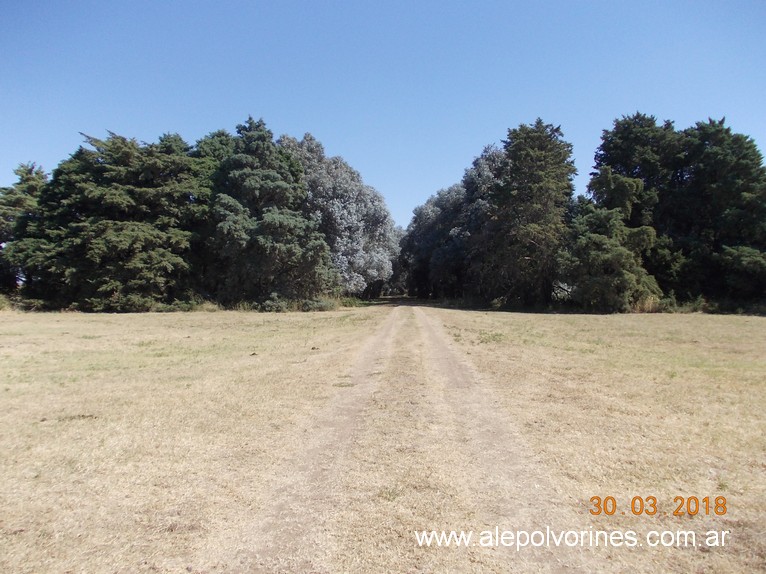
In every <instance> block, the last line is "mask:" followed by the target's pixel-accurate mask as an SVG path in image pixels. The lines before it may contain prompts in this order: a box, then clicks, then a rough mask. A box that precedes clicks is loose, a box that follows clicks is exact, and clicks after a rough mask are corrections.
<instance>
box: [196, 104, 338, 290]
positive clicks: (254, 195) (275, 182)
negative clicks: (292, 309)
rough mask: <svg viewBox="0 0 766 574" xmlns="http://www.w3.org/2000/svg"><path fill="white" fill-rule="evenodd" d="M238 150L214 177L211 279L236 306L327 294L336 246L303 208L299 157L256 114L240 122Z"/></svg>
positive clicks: (211, 283)
mask: <svg viewBox="0 0 766 574" xmlns="http://www.w3.org/2000/svg"><path fill="white" fill-rule="evenodd" d="M219 136H220V137H218V138H217V139H218V141H219V142H220V141H221V140H224V141H225V138H223V136H222V135H221V134H219ZM233 151H234V153H233V154H232V155H230V156H228V157H226V158H225V159H223V160H222V161H221V164H220V167H219V169H218V171H217V173H216V174H215V175H214V176H213V179H214V181H215V184H216V187H215V198H214V200H213V205H212V224H213V231H212V236H211V238H210V240H209V242H208V249H209V253H210V257H209V259H210V260H212V261H215V262H216V263H215V264H214V265H211V269H210V271H209V275H208V283H209V285H210V286H211V290H212V292H213V293H214V295H215V297H216V298H217V299H218V300H220V301H221V302H223V303H225V304H233V303H237V302H239V301H255V302H263V301H265V300H267V299H268V298H269V297H271V296H272V294H274V296H277V297H284V298H287V299H305V298H311V297H314V296H316V295H318V294H320V293H322V292H324V291H326V290H327V289H328V288H329V287H330V286H331V285H332V282H333V274H332V269H331V265H330V259H329V249H328V247H327V244H326V243H325V241H324V238H323V237H322V235H321V234H320V233H319V232H318V231H317V229H316V224H315V223H314V222H312V221H310V220H308V219H307V218H306V217H304V216H303V214H302V213H301V210H302V207H303V203H304V201H305V199H306V190H305V186H304V183H303V180H302V176H303V171H302V168H301V165H300V163H299V161H298V160H297V159H296V158H295V157H294V156H293V155H292V154H291V153H290V152H289V151H288V150H286V149H284V148H281V147H279V146H277V145H276V144H275V143H274V141H273V134H272V133H271V131H269V130H268V129H267V128H266V124H265V123H264V122H263V120H259V121H257V122H256V121H255V120H253V118H249V119H248V120H247V122H245V123H244V124H242V125H239V126H237V137H236V138H235V140H234V146H233Z"/></svg>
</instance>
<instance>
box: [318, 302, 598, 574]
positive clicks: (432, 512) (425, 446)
mask: <svg viewBox="0 0 766 574" xmlns="http://www.w3.org/2000/svg"><path fill="white" fill-rule="evenodd" d="M394 356H395V357H396V360H395V361H393V362H391V363H390V364H389V368H388V370H387V371H386V372H385V377H384V380H385V384H384V385H381V386H380V387H378V389H377V390H376V391H375V392H374V393H373V399H372V401H371V402H370V404H369V405H368V406H367V407H366V408H365V410H364V414H363V417H364V421H365V424H364V427H363V428H362V429H360V432H359V433H358V435H357V437H356V438H355V440H354V452H353V453H352V454H351V456H350V457H349V458H348V459H347V460H348V465H347V468H346V469H345V470H344V472H343V473H342V475H341V476H342V478H343V490H344V492H345V493H346V500H347V504H346V505H345V506H344V508H342V509H340V510H339V511H338V512H337V513H336V515H335V520H334V521H333V524H332V532H333V537H334V538H335V540H336V542H335V549H336V552H335V554H334V555H333V556H332V557H330V558H331V564H332V567H330V568H329V569H328V571H329V572H568V571H572V570H577V568H578V566H579V565H580V564H581V562H582V558H583V557H582V554H581V553H578V552H574V551H568V550H566V549H563V548H557V549H556V550H555V552H554V551H549V550H544V549H531V548H529V549H526V550H525V551H522V552H520V553H517V552H516V551H515V550H511V549H508V548H503V547H499V548H481V547H476V546H472V547H464V548H456V547H454V546H453V547H451V548H444V547H442V548H437V547H435V546H433V547H418V546H417V543H416V539H415V531H430V530H436V531H441V530H445V531H452V530H455V531H459V530H466V531H467V530H472V531H474V533H475V536H476V538H475V539H474V542H476V541H477V539H478V535H479V532H481V531H485V530H494V528H495V526H498V527H499V528H500V529H501V530H503V529H507V530H512V529H528V530H529V531H532V530H535V529H538V528H540V527H542V528H544V527H545V526H546V525H550V526H551V528H555V527H557V526H560V527H563V528H565V529H569V528H574V527H576V526H579V525H580V524H578V517H574V516H570V515H567V514H566V513H564V512H563V511H560V510H558V506H561V505H562V503H561V501H559V500H557V498H556V493H555V489H554V488H552V485H551V483H550V479H549V478H548V476H547V471H546V469H545V468H544V467H543V466H542V464H541V463H540V462H539V461H538V460H536V459H535V457H534V456H533V453H532V451H531V449H530V448H529V447H528V446H527V445H526V444H525V443H524V441H523V440H522V438H521V435H520V433H519V431H518V430H517V429H516V427H515V425H514V423H513V421H512V420H510V417H509V415H508V414H507V413H505V412H504V411H502V410H501V409H500V408H499V407H498V406H497V405H496V401H495V400H494V398H493V393H492V391H491V389H490V388H489V387H488V385H486V384H485V383H484V382H483V381H482V379H481V377H480V376H479V375H478V374H477V372H476V371H475V369H473V368H472V367H471V365H470V364H469V363H468V362H467V361H466V359H465V357H463V356H462V353H460V351H459V350H457V349H455V348H454V347H453V346H452V345H451V344H450V342H449V340H448V337H447V335H446V334H445V333H444V331H443V328H442V326H441V324H440V322H438V320H436V319H432V318H431V316H430V314H429V312H428V311H427V310H425V309H423V308H420V307H406V308H404V309H402V316H401V320H400V322H399V324H398V328H397V332H396V336H395V338H394Z"/></svg>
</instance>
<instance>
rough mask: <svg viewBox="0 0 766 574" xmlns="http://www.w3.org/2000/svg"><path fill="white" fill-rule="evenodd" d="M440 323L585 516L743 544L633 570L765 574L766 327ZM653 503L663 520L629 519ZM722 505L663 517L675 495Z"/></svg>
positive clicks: (743, 320) (651, 561) (747, 322)
mask: <svg viewBox="0 0 766 574" xmlns="http://www.w3.org/2000/svg"><path fill="white" fill-rule="evenodd" d="M436 313H438V316H439V317H440V319H441V320H442V321H443V322H444V324H445V326H446V328H447V329H448V331H449V332H450V333H451V335H452V337H453V339H454V340H455V341H456V342H457V343H458V344H459V345H460V346H461V347H462V348H463V349H464V350H465V352H466V353H468V354H469V356H470V357H471V358H472V360H473V362H475V363H476V364H477V365H480V366H481V370H482V372H483V373H485V374H486V376H487V378H488V379H489V380H490V381H491V382H492V384H493V388H494V389H495V390H496V391H497V393H498V394H499V396H501V397H502V405H503V407H504V408H505V409H507V411H508V412H509V413H511V415H512V416H513V418H514V419H515V420H517V421H518V424H519V425H521V426H522V427H523V429H524V430H523V433H524V436H525V438H526V440H527V441H528V442H529V443H530V445H532V447H533V448H534V449H535V450H536V452H538V453H540V456H541V459H542V461H543V462H544V463H545V464H546V465H548V466H549V468H550V469H551V474H552V476H554V477H555V481H556V485H557V488H558V490H559V491H560V495H561V498H562V501H566V502H567V503H571V504H573V505H574V506H576V507H579V508H580V511H581V512H583V513H584V512H587V510H588V509H589V508H590V506H589V499H590V497H591V496H601V497H605V496H609V495H611V496H614V497H616V498H617V500H618V501H619V502H620V504H621V507H620V509H619V511H618V513H617V515H615V516H613V517H605V516H602V517H600V518H598V519H594V520H593V525H594V527H596V526H598V527H602V528H622V529H629V528H630V529H634V530H636V531H637V532H646V531H648V530H664V529H667V530H673V531H675V530H678V529H683V530H687V529H688V530H695V531H702V532H704V531H707V530H730V531H731V533H732V534H731V536H732V538H731V540H730V541H731V542H732V544H731V545H730V546H727V547H726V548H725V549H717V550H715V551H711V552H709V553H707V554H706V555H703V552H701V551H696V552H695V551H691V550H685V551H682V550H672V549H662V550H654V551H652V552H650V553H649V554H648V555H644V554H641V553H636V555H637V556H639V557H640V558H638V560H637V561H636V562H635V563H634V564H632V565H631V567H630V568H628V567H627V566H626V567H625V570H626V571H628V570H633V571H640V570H646V571H666V572H667V571H675V572H696V571H702V572H756V571H764V570H766V541H764V525H765V524H766V458H765V453H766V417H765V416H764V412H765V411H766V319H764V318H762V317H741V316H711V315H699V314H696V315H667V314H659V315H611V316H592V315H527V314H512V313H507V314H506V313H481V312H478V313H466V312H461V311H447V310H439V311H436ZM650 495H651V496H655V497H656V498H657V499H658V501H659V502H660V505H661V506H660V513H659V514H658V515H657V516H654V517H647V516H641V517H633V516H631V513H630V511H629V506H628V504H629V502H630V500H631V498H632V497H633V496H642V497H646V496H650ZM718 495H723V496H725V497H726V498H727V500H728V510H729V511H728V513H727V514H726V515H725V516H722V517H717V516H711V517H703V516H700V515H698V516H696V517H694V518H691V517H688V516H687V517H684V518H680V517H674V516H667V517H666V516H660V514H664V513H665V512H668V513H669V514H671V515H672V512H673V510H675V505H674V504H673V499H674V498H675V497H676V496H684V497H688V496H698V497H700V498H702V497H704V496H710V497H715V496H718ZM622 510H627V511H628V512H627V514H628V516H624V517H623V516H622V515H621V514H620V511H622ZM623 555H624V552H623Z"/></svg>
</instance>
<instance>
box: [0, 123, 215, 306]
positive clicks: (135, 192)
mask: <svg viewBox="0 0 766 574" xmlns="http://www.w3.org/2000/svg"><path fill="white" fill-rule="evenodd" d="M86 141H87V143H88V144H90V146H91V147H92V148H93V149H88V148H85V147H81V148H80V149H78V150H77V152H75V153H74V154H73V155H72V156H71V158H70V159H68V160H66V161H64V162H62V163H61V164H60V165H59V166H58V168H57V169H56V170H55V171H54V173H53V178H52V180H51V182H50V183H49V184H48V185H46V186H45V187H44V188H43V190H42V192H41V194H40V197H39V200H38V213H37V217H36V218H34V219H33V220H32V221H31V222H30V223H29V224H28V225H27V229H26V230H25V233H24V234H23V235H21V236H20V237H19V238H18V239H17V240H16V241H14V242H12V243H11V245H10V246H9V250H10V254H11V259H12V261H14V262H15V263H17V264H18V265H19V266H20V267H21V268H22V269H23V273H24V279H25V283H24V291H25V295H26V296H28V297H31V298H34V299H40V300H42V301H44V302H45V303H46V304H47V305H49V306H53V307H59V308H60V307H72V308H78V309H83V310H91V311H144V310H149V309H152V308H154V307H155V306H156V305H157V304H167V303H172V302H174V301H176V300H182V299H186V298H188V297H189V295H190V294H189V293H188V283H187V281H188V277H189V271H190V266H189V263H188V261H187V259H186V256H187V255H188V252H189V247H190V243H189V242H190V239H191V237H192V232H191V231H190V230H189V227H191V226H193V225H194V222H195V219H196V218H197V217H198V216H199V214H196V215H195V209H198V208H199V206H200V205H201V204H204V202H205V201H206V199H205V195H206V193H207V192H206V190H204V188H200V187H199V180H198V179H197V178H196V177H195V176H194V173H193V169H192V165H191V163H190V160H189V158H188V156H187V155H186V149H188V146H186V144H185V143H183V140H181V139H180V138H179V137H177V136H163V138H162V139H161V140H160V142H159V143H158V144H152V145H144V146H141V145H139V144H138V142H136V141H135V140H131V139H126V138H124V137H121V136H118V135H115V134H110V136H109V138H107V139H106V140H99V139H96V138H91V137H86Z"/></svg>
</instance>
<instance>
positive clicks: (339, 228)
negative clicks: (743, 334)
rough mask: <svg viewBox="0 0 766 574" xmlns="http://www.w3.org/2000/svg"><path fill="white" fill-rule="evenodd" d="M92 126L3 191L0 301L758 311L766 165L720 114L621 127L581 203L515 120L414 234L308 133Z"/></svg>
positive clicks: (764, 272)
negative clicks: (136, 134) (381, 297)
mask: <svg viewBox="0 0 766 574" xmlns="http://www.w3.org/2000/svg"><path fill="white" fill-rule="evenodd" d="M83 137H84V139H85V141H84V143H83V145H82V146H80V147H79V148H78V149H77V150H75V152H74V153H73V154H72V155H71V156H70V157H69V158H67V159H65V160H64V161H62V162H61V163H60V164H59V165H58V166H57V167H56V168H55V169H54V170H53V172H52V173H51V174H50V176H49V175H48V174H47V173H46V172H45V171H43V169H42V168H40V167H39V166H37V165H35V164H23V165H21V166H19V168H18V169H17V170H16V175H17V177H18V181H17V182H16V183H15V184H14V185H13V186H11V187H8V188H3V189H0V292H2V293H5V294H8V295H11V296H12V297H15V298H17V299H19V300H23V301H24V302H25V304H26V305H27V306H29V307H35V308H46V309H78V310H85V311H144V310H157V309H170V308H186V307H189V306H191V305H193V304H194V303H195V302H199V301H204V300H209V301H213V302H216V303H218V304H221V305H223V306H227V307H234V306H245V307H254V308H261V309H280V308H284V305H285V302H287V301H311V300H315V299H317V298H319V297H322V296H327V295H340V294H346V295H356V296H365V297H370V296H376V295H377V294H379V293H380V291H381V289H382V288H383V285H384V283H385V282H390V285H391V288H392V289H395V288H397V287H400V288H403V289H406V291H407V292H409V294H410V295H413V296H417V297H421V298H449V299H459V300H463V301H469V302H478V303H480V304H486V305H492V306H498V307H507V308H523V309H548V308H551V307H553V306H559V307H560V306H570V307H572V308H579V309H584V310H587V311H590V312H625V311H631V310H652V309H659V308H662V307H663V306H668V307H672V306H673V305H675V304H677V303H684V302H697V301H701V300H702V301H706V302H708V303H710V304H712V305H718V306H719V307H721V308H724V309H736V308H740V307H742V306H750V307H753V308H755V307H757V306H758V305H764V304H766V167H764V163H763V156H762V155H761V153H760V151H759V150H758V148H757V146H756V144H755V142H754V141H753V140H752V139H751V138H749V137H747V136H745V135H743V134H738V133H735V132H733V131H732V130H731V128H729V127H728V126H727V125H726V124H725V121H724V120H723V119H721V120H713V119H708V120H707V121H702V122H698V123H696V124H695V125H693V126H691V127H688V128H686V129H682V130H679V129H676V127H675V126H674V124H673V122H671V121H668V120H666V121H663V122H658V121H657V119H656V118H654V117H653V116H649V115H645V114H642V113H635V114H633V115H630V116H623V117H621V118H618V119H616V120H615V121H614V123H613V125H612V126H611V127H610V129H606V130H604V131H603V133H602V137H601V144H600V145H599V147H598V149H597V150H596V153H595V156H594V165H593V171H592V173H591V174H590V175H591V177H590V182H589V184H588V188H587V193H586V194H585V195H583V196H577V197H576V196H575V195H574V189H573V184H572V181H573V178H574V176H575V167H574V163H573V160H572V145H571V144H570V143H569V142H567V141H566V139H565V138H564V133H563V131H562V130H561V128H560V127H558V126H556V125H554V124H549V123H546V122H544V121H543V120H542V119H537V120H536V121H534V122H533V123H530V124H521V125H519V126H517V127H515V128H511V129H509V130H508V131H507V134H506V139H505V140H503V141H502V145H500V146H488V147H486V148H484V149H483V150H482V151H481V153H480V154H479V155H478V156H477V157H476V158H475V159H474V161H473V162H472V163H471V165H470V166H469V167H468V168H467V169H466V170H465V172H464V175H463V177H462V180H461V181H460V182H457V183H455V184H454V185H452V186H450V187H448V188H446V189H442V190H440V191H438V192H437V193H436V194H434V195H433V196H432V197H430V198H429V199H428V200H427V201H426V202H425V203H424V204H423V205H421V206H418V207H416V208H415V210H414V213H413V218H412V221H411V222H410V224H409V226H408V227H407V230H406V232H405V231H402V230H401V229H400V228H396V227H395V226H394V222H393V220H392V218H391V215H390V213H389V211H388V209H387V207H386V204H385V201H384V199H383V196H382V195H381V194H380V193H379V192H378V191H377V190H375V189H373V188H372V187H370V186H369V185H366V184H365V183H364V181H363V179H362V176H361V175H360V174H359V173H358V172H357V171H356V170H354V169H353V168H352V167H351V166H350V165H349V164H348V163H347V162H346V161H345V160H344V159H343V158H341V157H329V156H327V155H326V154H325V150H324V147H323V146H322V144H321V143H320V142H319V141H318V140H317V139H316V138H315V137H313V136H312V135H311V134H308V133H307V134H305V135H304V136H303V138H302V139H300V140H298V139H296V138H293V137H291V136H288V135H283V136H281V137H280V138H279V139H275V138H274V135H273V134H272V132H271V131H270V130H269V129H268V128H267V126H266V124H265V122H264V121H263V120H255V119H253V118H252V117H250V118H248V119H247V120H246V121H245V122H243V123H242V124H240V125H238V126H237V127H236V130H235V132H234V133H229V132H227V131H225V130H217V131H213V132H211V133H210V134H208V135H207V136H205V137H203V138H201V139H200V140H199V141H197V142H196V143H195V144H193V145H190V144H188V143H187V142H186V141H184V140H183V138H181V136H179V135H178V134H165V135H163V136H161V137H160V138H159V139H158V141H157V142H155V143H144V142H138V141H136V140H135V139H131V138H127V137H124V136H121V135H118V134H114V133H109V134H108V137H106V138H104V139H99V138H95V137H91V136H83ZM695 304H696V303H695Z"/></svg>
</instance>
